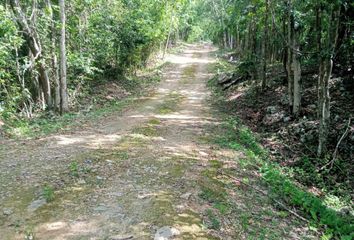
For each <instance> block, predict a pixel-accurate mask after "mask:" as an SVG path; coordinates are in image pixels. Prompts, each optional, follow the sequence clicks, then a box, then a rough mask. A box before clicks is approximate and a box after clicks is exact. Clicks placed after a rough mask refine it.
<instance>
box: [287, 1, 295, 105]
mask: <svg viewBox="0 0 354 240" xmlns="http://www.w3.org/2000/svg"><path fill="white" fill-rule="evenodd" d="M293 20H294V19H293V15H292V4H291V0H288V44H287V45H288V46H287V49H288V54H287V66H286V67H287V73H288V98H289V109H290V112H292V111H293V102H294V100H293V96H294V86H293V84H294V82H293V79H294V75H293V66H292V60H293V50H292V46H293V25H294V24H293V23H294V21H293Z"/></svg>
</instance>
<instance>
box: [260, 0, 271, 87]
mask: <svg viewBox="0 0 354 240" xmlns="http://www.w3.org/2000/svg"><path fill="white" fill-rule="evenodd" d="M265 4H266V12H265V19H264V36H263V41H262V86H261V89H262V91H263V90H265V88H266V87H267V48H268V41H269V40H268V15H269V12H268V9H269V6H268V5H269V0H266V1H265Z"/></svg>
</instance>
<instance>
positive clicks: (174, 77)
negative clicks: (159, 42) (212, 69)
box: [0, 45, 303, 240]
mask: <svg viewBox="0 0 354 240" xmlns="http://www.w3.org/2000/svg"><path fill="white" fill-rule="evenodd" d="M212 50H213V49H212V48H211V47H210V46H205V45H199V46H190V47H188V48H187V49H185V50H184V51H183V53H181V54H178V55H170V56H169V57H168V59H167V61H169V62H170V64H169V66H168V67H167V69H165V71H164V76H163V80H162V82H161V84H160V85H159V87H158V88H157V90H156V93H155V94H153V95H152V96H150V97H148V98H147V99H146V100H144V101H140V103H138V104H136V105H134V106H132V107H131V108H130V109H129V110H127V111H125V112H124V113H119V114H118V113H117V114H115V115H112V116H109V117H106V118H104V119H101V120H99V121H97V122H91V123H89V124H87V125H86V126H83V127H82V129H80V130H78V131H73V132H71V133H69V134H67V135H54V136H51V137H47V138H43V139H39V140H33V141H21V142H3V143H2V146H1V148H2V149H0V150H1V151H0V169H1V171H0V184H1V196H0V210H1V211H2V212H0V233H1V236H0V239H24V237H27V238H26V239H32V238H31V237H32V236H34V237H35V239H44V240H48V239H50V240H61V239H92V240H93V239H111V240H123V239H154V238H155V239H172V238H173V239H218V238H217V237H215V236H217V235H221V236H223V237H220V238H222V239H245V236H246V234H245V232H239V233H236V232H235V231H234V230H232V231H233V232H231V230H229V233H227V232H228V230H227V229H226V230H225V229H224V230H223V232H224V235H222V234H217V233H216V232H217V231H214V234H213V231H209V230H208V229H207V228H206V227H205V223H204V222H203V221H204V220H203V217H204V215H205V207H206V203H205V202H203V201H202V200H201V199H200V197H199V194H200V185H199V184H198V182H199V180H200V178H201V176H202V171H203V170H204V169H205V168H206V167H207V166H208V165H209V164H210V160H211V159H215V158H219V159H223V160H225V161H228V160H230V161H231V160H235V159H237V158H238V157H239V156H240V154H242V153H238V152H233V151H226V150H225V151H222V150H218V151H216V150H215V149H214V147H213V146H211V145H210V144H208V143H206V142H205V141H203V138H205V136H207V135H208V134H209V132H208V129H209V128H210V127H211V126H215V125H217V124H218V120H217V119H216V118H215V117H214V116H215V114H213V113H212V109H211V107H210V105H209V104H208V102H207V99H208V96H209V91H208V90H207V89H206V81H207V80H208V78H209V77H210V75H209V74H208V70H207V67H208V64H209V63H210V62H212V61H213V59H212V58H211V57H210V55H209V53H210V52H211V51H212ZM240 199H242V201H247V200H246V199H244V198H240ZM258 204H263V203H258ZM252 208H254V207H253V206H250V209H252ZM241 217H242V216H240V218H241ZM283 222H284V221H283ZM229 224H230V225H232V224H233V223H229ZM286 225H287V224H286V221H285V222H284V223H283V226H282V227H277V228H280V229H283V231H284V232H286V231H288V232H287V234H288V236H295V237H294V238H293V237H289V239H297V238H296V236H297V234H296V232H301V231H302V232H303V229H301V228H299V229H297V230H296V229H295V230H294V228H292V229H291V230H289V229H288V228H287V226H286ZM230 229H234V228H231V227H230ZM287 229H288V230H287ZM292 231H293V232H295V233H294V234H293V235H289V234H290V233H291V232H292ZM235 234H238V235H235ZM212 235H213V236H212ZM237 236H238V237H237Z"/></svg>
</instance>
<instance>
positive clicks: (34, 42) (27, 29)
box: [10, 0, 52, 108]
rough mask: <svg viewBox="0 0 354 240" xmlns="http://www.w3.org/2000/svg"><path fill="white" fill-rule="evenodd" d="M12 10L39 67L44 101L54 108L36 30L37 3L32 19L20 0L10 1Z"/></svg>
mask: <svg viewBox="0 0 354 240" xmlns="http://www.w3.org/2000/svg"><path fill="white" fill-rule="evenodd" d="M10 4H11V7H12V10H13V12H14V14H15V16H16V20H17V22H18V25H19V26H20V28H21V30H22V32H23V34H24V35H25V39H26V41H27V44H28V46H29V49H30V51H31V54H32V56H33V61H34V63H35V65H36V66H37V69H38V73H39V79H40V86H41V89H40V90H41V91H42V92H43V95H44V101H45V104H46V105H47V107H48V108H51V106H52V96H51V88H50V80H49V76H48V70H47V67H46V65H45V62H44V55H43V49H42V44H41V40H40V38H39V34H38V32H37V28H36V14H37V1H36V0H34V1H33V6H32V14H31V17H30V19H27V17H26V14H25V12H24V11H23V9H22V7H21V5H20V2H19V0H10Z"/></svg>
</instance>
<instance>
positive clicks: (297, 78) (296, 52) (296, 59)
mask: <svg viewBox="0 0 354 240" xmlns="http://www.w3.org/2000/svg"><path fill="white" fill-rule="evenodd" d="M293 72H294V90H293V91H294V98H293V99H294V103H293V114H294V115H295V116H298V115H299V112H300V107H301V64H300V44H299V29H295V28H294V32H293Z"/></svg>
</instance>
